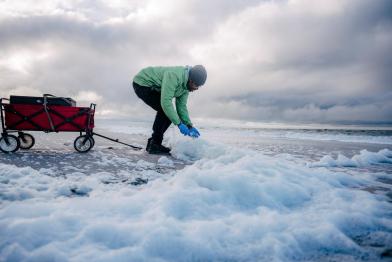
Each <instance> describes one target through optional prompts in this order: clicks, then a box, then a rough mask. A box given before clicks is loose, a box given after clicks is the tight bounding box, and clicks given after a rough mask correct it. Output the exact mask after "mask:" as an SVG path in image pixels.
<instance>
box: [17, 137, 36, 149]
mask: <svg viewBox="0 0 392 262" xmlns="http://www.w3.org/2000/svg"><path fill="white" fill-rule="evenodd" d="M19 142H20V149H30V148H32V147H33V146H34V144H35V139H34V137H33V136H32V135H30V134H26V133H23V134H22V135H19Z"/></svg>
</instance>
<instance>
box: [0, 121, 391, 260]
mask: <svg viewBox="0 0 392 262" xmlns="http://www.w3.org/2000/svg"><path fill="white" fill-rule="evenodd" d="M199 127H200V132H201V135H202V136H201V137H200V138H199V139H192V138H188V137H183V136H181V135H180V134H179V132H178V130H177V129H176V128H175V127H171V128H170V129H169V130H168V132H167V134H166V137H165V140H164V143H165V144H167V145H169V146H171V147H172V152H173V157H166V156H150V155H148V154H146V153H144V152H134V151H132V150H130V149H129V148H127V147H126V146H123V145H118V144H113V143H111V142H109V141H104V140H99V139H98V138H96V147H95V148H94V149H93V150H92V151H91V152H90V153H88V154H78V153H75V152H74V151H73V149H72V139H73V137H72V134H49V135H46V134H38V133H37V134H36V139H37V145H36V147H34V148H33V149H32V150H31V151H25V152H18V153H16V154H13V155H2V156H1V157H0V192H1V193H0V261H1V260H3V261H24V260H25V261H86V260H93V261H390V260H391V258H392V249H391V247H392V200H391V199H392V193H391V192H392V177H391V175H392V148H391V147H392V146H391V145H392V135H391V131H389V130H369V129H363V130H361V129H358V128H356V129H355V130H348V129H342V128H339V129H333V130H329V129H328V130H324V129H317V128H316V129H315V128H306V129H298V128H282V127H279V128H263V127H259V126H256V127H254V126H249V125H248V126H246V128H243V127H242V126H237V125H233V124H227V125H220V126H217V125H211V124H204V125H203V124H200V125H199ZM150 129H151V123H148V122H135V121H126V120H121V121H120V120H98V121H97V132H98V133H102V134H107V135H109V136H111V137H119V138H120V139H121V140H122V141H126V142H129V143H133V144H138V145H144V143H145V141H146V139H147V137H148V136H149V134H150V133H151V130H150ZM34 135H35V134H34ZM138 178H139V179H143V181H148V182H147V183H135V181H136V182H137V181H140V180H137V179H138Z"/></svg>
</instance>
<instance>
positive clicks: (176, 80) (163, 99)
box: [132, 65, 207, 154]
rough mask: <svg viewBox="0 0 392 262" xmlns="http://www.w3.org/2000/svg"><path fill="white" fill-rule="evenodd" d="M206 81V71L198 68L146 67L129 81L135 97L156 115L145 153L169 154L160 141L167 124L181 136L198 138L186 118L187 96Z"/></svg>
mask: <svg viewBox="0 0 392 262" xmlns="http://www.w3.org/2000/svg"><path fill="white" fill-rule="evenodd" d="M206 80H207V71H206V69H205V68H204V66H202V65H195V66H193V67H190V66H170V67H169V66H167V67H164V66H157V67H147V68H144V69H142V70H141V71H140V72H139V73H138V74H137V75H136V76H135V77H134V78H133V83H132V85H133V88H134V90H135V93H136V95H137V96H138V97H139V98H140V99H141V100H143V101H144V103H146V104H147V105H149V106H150V107H152V108H153V109H154V110H155V111H157V113H156V116H155V121H154V124H153V127H152V130H153V133H152V135H151V137H150V138H149V139H148V141H147V147H146V151H147V152H148V153H150V154H170V148H168V147H165V146H163V145H162V140H163V135H164V134H165V132H166V130H167V129H168V128H169V126H170V125H171V123H173V124H174V125H176V126H177V127H178V129H179V131H180V132H181V134H183V135H185V136H192V137H196V138H197V137H199V136H200V133H199V131H198V130H197V129H196V128H195V127H193V125H192V122H191V120H190V118H189V114H188V109H187V101H188V95H189V92H193V91H196V90H198V89H199V87H201V86H202V85H204V83H205V82H206ZM173 99H175V104H176V106H175V107H174V106H173V103H172V101H173Z"/></svg>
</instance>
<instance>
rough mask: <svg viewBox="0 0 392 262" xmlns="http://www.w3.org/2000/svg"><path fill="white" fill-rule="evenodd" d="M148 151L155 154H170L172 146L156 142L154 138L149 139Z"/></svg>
mask: <svg viewBox="0 0 392 262" xmlns="http://www.w3.org/2000/svg"><path fill="white" fill-rule="evenodd" d="M146 151H147V152H148V153H150V154H155V155H170V148H168V147H165V146H162V145H161V144H158V143H156V142H155V141H154V140H153V139H152V138H150V139H148V143H147V147H146Z"/></svg>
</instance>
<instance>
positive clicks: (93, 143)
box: [89, 136, 95, 148]
mask: <svg viewBox="0 0 392 262" xmlns="http://www.w3.org/2000/svg"><path fill="white" fill-rule="evenodd" d="M89 139H90V140H91V143H92V146H91V148H93V147H94V146H95V140H94V138H93V137H92V136H90V137H89Z"/></svg>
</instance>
